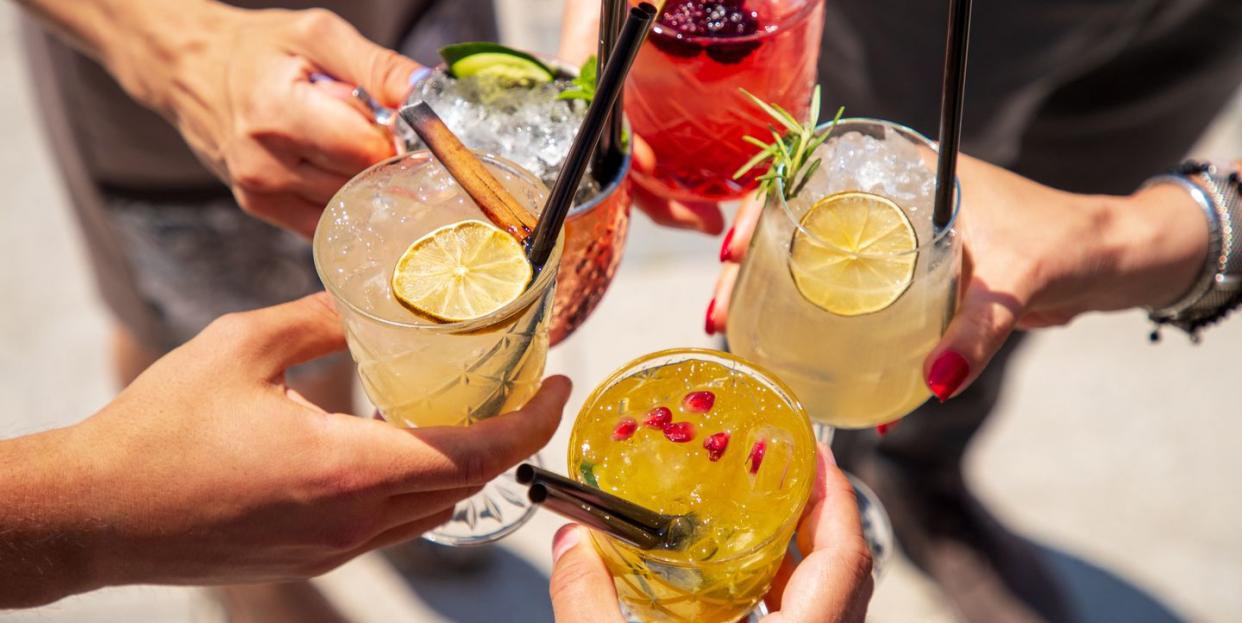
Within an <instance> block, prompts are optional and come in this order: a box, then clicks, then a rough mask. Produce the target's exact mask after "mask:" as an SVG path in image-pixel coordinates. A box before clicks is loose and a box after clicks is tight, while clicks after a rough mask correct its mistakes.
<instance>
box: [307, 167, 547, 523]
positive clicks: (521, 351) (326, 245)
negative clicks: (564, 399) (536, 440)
mask: <svg viewBox="0 0 1242 623" xmlns="http://www.w3.org/2000/svg"><path fill="white" fill-rule="evenodd" d="M479 158H480V159H481V160H482V161H483V162H484V163H485V164H486V166H487V167H488V169H490V171H491V172H492V174H493V175H495V176H496V178H497V179H499V180H500V181H501V182H502V183H503V184H504V185H505V186H506V187H507V188H508V190H509V191H510V193H512V194H513V196H514V197H516V198H517V200H518V201H519V202H520V203H521V204H522V205H524V206H526V207H527V208H528V209H529V210H530V211H531V212H532V213H538V211H539V209H540V206H541V205H542V204H543V200H544V198H545V196H546V194H547V189H546V187H545V186H544V185H543V183H542V182H540V181H539V180H538V179H537V178H535V177H533V176H532V175H530V174H529V173H528V172H526V171H524V170H523V169H521V168H520V167H518V166H517V165H515V164H513V163H511V162H508V161H506V160H502V159H500V158H497V157H494V156H487V155H483V154H479ZM470 219H474V220H479V221H484V222H486V221H487V219H486V217H485V216H484V215H483V213H482V212H481V211H480V210H479V208H478V206H477V205H476V204H475V203H474V202H473V201H472V200H471V199H470V198H469V197H468V196H467V195H466V194H465V192H464V191H463V190H462V189H461V188H460V187H459V186H458V185H457V183H456V182H455V181H454V180H453V178H452V177H451V176H450V175H449V174H448V172H447V171H446V170H445V169H444V168H443V167H442V166H441V165H440V164H439V163H438V162H437V161H436V160H435V159H434V158H433V157H432V156H431V154H430V153H429V152H426V151H418V152H413V153H408V154H403V155H400V156H395V157H393V158H389V159H388V160H385V161H383V162H380V163H378V164H376V165H374V166H372V167H371V168H369V169H367V170H366V171H363V172H362V173H360V174H358V176H357V177H355V178H354V179H352V180H350V182H349V183H347V184H346V185H345V186H343V187H342V188H341V189H340V191H338V192H337V194H336V196H335V197H333V198H332V200H331V201H330V202H329V203H328V206H327V208H326V209H325V210H324V214H323V217H322V218H321V219H320V222H319V227H318V228H317V229H316V231H315V241H314V257H315V266H316V268H317V269H318V271H319V278H320V280H322V281H323V284H324V287H325V288H326V289H327V291H328V292H330V293H331V294H332V296H333V298H334V299H335V301H336V306H337V310H338V311H339V312H340V314H341V317H342V319H343V321H344V324H345V329H346V336H347V338H348V341H349V351H350V353H351V354H352V355H353V358H354V361H355V362H357V364H358V374H359V376H360V377H361V379H362V385H363V387H364V388H365V390H366V393H367V395H368V396H369V397H370V399H371V401H372V402H373V403H374V404H375V406H376V407H377V408H378V409H379V413H380V414H381V416H382V417H383V418H384V419H385V420H387V421H388V422H390V423H392V424H394V425H397V426H403V427H418V426H469V425H470V424H472V423H474V422H477V421H479V420H482V419H485V418H489V417H492V416H494V415H497V414H500V413H505V412H508V411H512V410H515V409H517V408H520V407H521V406H522V405H523V404H525V403H526V401H527V400H528V399H529V398H530V397H531V396H533V395H534V393H535V391H536V390H537V389H538V387H539V383H540V379H541V377H542V376H543V369H544V363H545V360H546V357H547V352H548V322H547V321H548V311H549V308H550V306H551V304H552V299H553V292H554V290H555V288H554V283H555V281H556V266H557V263H558V261H559V257H560V250H561V249H560V247H561V245H560V244H558V245H557V248H556V249H555V250H554V251H553V255H552V256H551V259H550V260H549V262H548V268H545V269H544V270H543V271H542V272H541V273H539V274H538V276H537V277H536V278H535V280H534V283H532V284H531V286H530V287H529V288H528V289H527V290H526V291H525V292H524V293H523V294H522V295H521V296H519V297H518V298H517V299H516V300H515V301H513V302H512V303H510V304H508V305H506V306H505V307H503V308H501V309H499V310H497V311H496V312H494V313H491V314H488V315H487V316H484V317H481V318H477V319H474V320H469V321H464V322H453V323H436V322H433V321H430V320H426V319H423V318H420V317H419V316H417V315H415V314H414V313H412V312H410V311H408V310H407V309H406V308H405V307H403V306H402V305H401V304H400V303H399V302H397V300H396V299H395V298H394V297H393V294H392V291H391V287H390V279H391V277H392V271H393V268H394V266H395V265H396V263H397V259H398V258H399V257H401V255H402V253H403V252H404V251H405V249H406V247H407V246H408V245H409V244H410V243H411V242H413V241H415V240H417V239H418V238H420V237H422V236H423V235H424V234H426V233H428V232H430V231H432V230H434V229H437V228H439V227H441V226H444V225H448V224H452V223H457V222H461V221H464V220H470ZM533 510H534V509H533V507H532V506H531V505H530V504H529V502H528V500H527V499H526V497H525V493H524V490H523V489H522V488H521V487H519V486H518V485H517V483H516V482H515V481H514V480H513V474H512V471H510V472H509V473H506V474H505V475H502V476H501V477H499V478H497V479H496V480H494V481H492V482H491V483H489V484H488V485H487V486H486V487H485V488H484V489H483V491H481V492H480V493H478V494H477V495H475V496H474V497H472V498H470V499H468V500H465V501H463V502H461V503H460V504H458V506H457V508H456V510H455V512H454V514H453V518H452V520H451V521H450V522H449V523H447V524H445V525H443V526H441V527H440V528H438V529H436V530H434V531H432V532H430V533H428V534H427V535H426V538H428V539H430V540H432V541H435V542H438V543H444V544H449V545H470V544H479V543H487V542H491V541H495V540H497V539H499V538H501V537H503V536H505V535H507V534H509V533H510V532H513V531H514V530H516V529H517V528H518V527H520V526H521V525H522V524H523V523H525V522H526V520H527V519H529V518H530V515H531V513H532V512H533Z"/></svg>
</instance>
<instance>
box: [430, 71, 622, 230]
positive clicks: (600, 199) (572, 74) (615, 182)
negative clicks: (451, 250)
mask: <svg viewBox="0 0 1242 623" xmlns="http://www.w3.org/2000/svg"><path fill="white" fill-rule="evenodd" d="M532 54H533V53H532ZM535 57H536V58H538V59H539V60H540V61H543V63H544V64H545V65H547V66H548V67H549V68H551V69H552V70H554V71H556V73H557V76H556V77H557V78H565V77H567V78H570V79H573V78H577V77H578V72H579V69H578V68H577V67H574V66H572V65H570V64H569V63H566V62H565V61H562V60H561V59H559V58H556V57H554V56H546V55H543V54H535ZM447 73H448V65H447V64H445V63H443V62H441V63H439V64H437V65H436V66H435V67H432V68H431V71H430V72H428V73H427V74H426V75H425V76H422V77H421V78H419V79H418V80H417V81H416V82H414V84H411V85H410V91H409V92H410V95H413V94H414V92H415V91H416V90H418V89H420V88H422V85H423V83H425V82H427V81H428V80H430V79H431V77H432V76H433V75H436V74H441V75H444V74H447ZM621 116H622V119H621V125H622V127H623V128H624V130H625V132H626V133H627V134H629V135H630V136H631V137H633V136H634V132H633V130H631V129H630V119H629V117H627V116H625V114H624V112H623V113H622V115H621ZM631 143H632V141H626V142H625V145H624V149H622V154H624V157H623V158H622V160H621V166H620V167H618V168H617V174H616V175H615V176H613V178H612V179H611V180H610V181H609V182H608V183H607V184H605V185H604V187H603V188H600V189H599V192H598V193H596V194H595V195H594V196H593V197H591V198H590V199H588V200H586V201H584V202H582V203H575V204H574V205H573V206H572V207H570V208H569V214H567V215H566V216H565V220H566V221H568V220H569V219H572V218H574V217H576V216H578V215H581V214H585V213H587V212H590V211H591V210H594V209H595V208H597V207H599V206H600V204H602V203H604V202H605V201H607V200H608V198H609V197H611V196H612V195H613V193H615V192H617V189H619V188H620V187H621V184H623V183H625V181H626V179H627V178H628V177H629V175H630V169H631V168H632V166H633V160H634V146H633V145H632V144H631ZM472 151H475V153H487V154H488V155H490V156H492V157H494V158H497V159H500V160H506V161H507V160H508V158H505V157H504V156H501V155H499V154H493V153H491V152H481V151H478V150H473V149H472ZM563 164H564V163H562V168H563ZM557 175H560V169H558V170H557Z"/></svg>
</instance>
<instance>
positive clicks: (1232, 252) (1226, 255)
mask: <svg viewBox="0 0 1242 623" xmlns="http://www.w3.org/2000/svg"><path fill="white" fill-rule="evenodd" d="M1237 179H1238V178H1237V175H1234V176H1225V175H1223V174H1221V173H1219V172H1218V171H1217V169H1216V168H1215V167H1214V166H1212V165H1210V164H1206V163H1196V162H1187V163H1185V164H1183V165H1182V166H1181V168H1180V169H1179V170H1178V172H1177V173H1176V174H1170V175H1159V176H1156V177H1154V178H1152V179H1150V180H1148V181H1147V183H1145V184H1144V185H1143V187H1144V188H1146V187H1148V186H1152V185H1155V184H1161V183H1172V184H1176V185H1178V186H1181V187H1182V188H1183V189H1185V190H1186V191H1187V192H1188V193H1189V194H1190V196H1191V197H1192V198H1193V199H1194V200H1195V202H1196V203H1198V204H1199V206H1200V207H1201V208H1202V209H1203V213H1204V217H1205V218H1206V219H1207V223H1208V252H1207V258H1206V261H1205V262H1204V266H1203V271H1202V272H1201V273H1200V275H1199V278H1198V279H1196V280H1195V283H1194V285H1193V286H1192V287H1191V288H1190V289H1189V290H1188V291H1187V292H1186V293H1185V294H1184V295H1183V296H1181V297H1180V298H1178V300H1177V301H1175V302H1173V303H1172V304H1170V305H1166V306H1164V307H1161V308H1159V309H1151V308H1149V309H1148V317H1149V318H1151V320H1152V321H1153V322H1155V323H1156V325H1157V328H1156V330H1155V331H1153V332H1152V340H1153V341H1155V340H1158V339H1159V327H1160V326H1161V325H1165V324H1171V325H1173V326H1175V327H1178V328H1180V329H1182V330H1184V331H1186V332H1187V333H1188V334H1190V337H1191V339H1192V340H1193V341H1196V342H1197V341H1198V332H1199V329H1201V328H1203V327H1204V326H1207V325H1209V324H1212V323H1214V322H1216V321H1218V320H1220V319H1221V318H1223V317H1224V316H1226V315H1227V314H1228V313H1229V312H1230V311H1231V310H1232V309H1233V308H1234V307H1236V306H1237V305H1238V304H1239V303H1240V302H1242V199H1240V198H1239V195H1240V194H1242V189H1240V188H1239V185H1238V182H1237Z"/></svg>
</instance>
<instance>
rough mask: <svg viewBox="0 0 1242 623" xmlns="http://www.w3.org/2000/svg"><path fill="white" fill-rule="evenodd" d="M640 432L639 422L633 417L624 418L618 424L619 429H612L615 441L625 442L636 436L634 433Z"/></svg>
mask: <svg viewBox="0 0 1242 623" xmlns="http://www.w3.org/2000/svg"><path fill="white" fill-rule="evenodd" d="M636 430H638V422H635V421H634V418H632V417H623V418H621V421H620V422H617V427H616V428H614V429H612V438H613V440H615V441H625V440H626V439H629V438H630V437H633V436H634V431H636Z"/></svg>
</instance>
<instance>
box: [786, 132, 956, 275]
mask: <svg viewBox="0 0 1242 623" xmlns="http://www.w3.org/2000/svg"><path fill="white" fill-rule="evenodd" d="M846 125H866V126H880V127H883V128H889V129H892V130H895V131H897V132H898V133H900V134H902V135H904V136H905V137H906V138H908V139H910V140H912V141H913V142H914V143H915V144H916V146H922V147H927V148H928V149H930V150H931V151H932V153H939V152H940V144H939V143H937V142H936V141H933V140H931V139H929V138H927V137H926V136H923V134H922V133H920V132H919V131H917V130H915V129H913V128H911V127H909V126H907V125H904V124H901V123H897V122H895V121H888V120H885V119H876V118H873V117H845V118H842V119H840V120H839V121H837V122H836V123H835V124H834V123H833V122H832V121H826V122H824V123H821V124H819V126H818V127H817V128H816V131H817V132H818V131H823V130H825V129H829V128H831V129H832V132H833V133H835V132H837V129H838V128H840V127H841V126H846ZM846 131H848V130H846ZM934 172H935V171H934V169H933V173H934ZM842 192H848V191H842ZM880 196H883V195H880ZM886 198H887V197H886ZM773 200H775V201H776V202H777V203H778V204H780V207H781V210H782V211H783V212H784V213H785V216H786V218H788V219H789V222H790V223H791V224H792V225H793V226H794V229H796V230H797V231H799V232H801V233H802V235H804V236H806V237H807V238H808V239H810V240H811V241H813V242H814V243H815V244H817V245H820V246H823V247H827V248H829V249H835V250H837V251H840V252H841V253H844V254H848V255H853V256H856V257H862V258H893V257H904V256H908V255H912V254H913V255H917V254H918V253H919V252H921V251H925V250H927V249H929V248H932V247H934V246H936V245H938V244H940V242H941V241H942V240H944V239H946V238H948V237H950V236H952V235H953V234H954V232H956V231H957V215H958V212H959V211H961V208H962V180H961V178H959V177H956V176H954V178H953V212H952V213H950V215H949V222H948V223H946V224H945V226H944V228H942V229H940V230H939V231H935V232H934V233H933V234H932V236H931V239H930V240H920V241H919V242H918V244H917V245H916V246H915V247H914V248H913V249H910V250H909V251H901V252H897V253H856V252H853V251H849V250H847V249H842V248H841V247H839V246H837V245H835V244H833V243H831V242H827V241H825V240H823V239H822V238H820V237H819V236H817V235H815V234H814V233H813V232H811V231H809V230H807V229H806V228H805V227H803V226H802V221H800V220H799V219H798V217H796V216H795V215H794V213H793V209H792V208H791V207H790V206H789V201H787V200H786V199H785V187H784V183H783V181H782V180H781V178H780V177H777V179H776V188H775V191H774V195H769V197H768V198H767V201H768V202H771V201H773ZM889 200H890V201H892V199H889ZM893 203H897V202H896V201H893ZM898 207H900V205H899V206H898ZM903 213H904V210H903ZM907 218H909V217H908V216H907ZM933 227H935V226H934V225H933Z"/></svg>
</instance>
